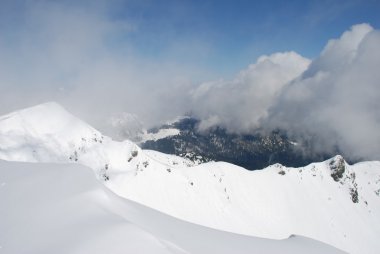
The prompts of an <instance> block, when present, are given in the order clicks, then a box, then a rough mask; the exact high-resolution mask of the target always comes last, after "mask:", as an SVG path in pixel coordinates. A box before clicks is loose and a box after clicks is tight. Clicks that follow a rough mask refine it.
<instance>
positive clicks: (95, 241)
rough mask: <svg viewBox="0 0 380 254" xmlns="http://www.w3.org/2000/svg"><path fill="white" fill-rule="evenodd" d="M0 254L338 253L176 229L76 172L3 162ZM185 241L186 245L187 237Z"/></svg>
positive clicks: (180, 224)
mask: <svg viewBox="0 0 380 254" xmlns="http://www.w3.org/2000/svg"><path fill="white" fill-rule="evenodd" d="M0 200H1V209H0V253H4V254H5V253H6V254H14V253H17V254H23V253H39V254H42V253H44V254H45V253H46V254H51V253H57V254H58V253H62V254H67V253H78V254H84V253H88V254H97V253H99V254H104V253H112V254H118V253H144V254H150V253H152V254H169V253H171V254H184V253H199V254H203V253H204V254H208V253H221V254H224V253H225V254H227V253H228V254H230V253H239V254H243V253H247V254H248V253H267V254H274V253H280V252H281V253H289V254H294V253H299V254H301V253H302V254H303V253H314V254H318V253H342V252H341V251H339V250H337V249H335V248H333V247H331V246H328V245H326V244H323V243H321V242H317V241H315V240H311V239H307V238H305V237H299V236H297V237H291V238H289V239H286V240H282V241H276V240H269V239H263V238H257V237H247V236H242V235H236V234H231V233H227V232H222V231H217V230H213V229H210V228H206V227H202V226H199V225H194V224H191V223H188V222H184V221H180V220H178V219H175V218H173V217H170V216H168V215H165V214H162V213H160V212H158V211H155V210H153V209H150V208H148V207H145V206H142V205H139V204H137V203H135V202H132V201H129V200H127V199H123V198H120V197H118V196H117V195H115V194H114V193H112V192H111V191H109V190H108V189H107V188H105V187H104V185H102V184H101V183H100V182H99V181H96V179H95V177H94V174H93V173H92V172H91V171H90V170H89V169H88V168H86V167H84V166H81V165H67V164H60V165H59V164H42V163H33V164H32V163H19V162H5V161H0ZM189 236H190V237H189Z"/></svg>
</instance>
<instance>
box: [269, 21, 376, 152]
mask: <svg viewBox="0 0 380 254" xmlns="http://www.w3.org/2000/svg"><path fill="white" fill-rule="evenodd" d="M378 66H380V31H378V30H374V29H373V28H372V27H371V26H369V25H367V24H361V25H355V26H353V27H352V28H351V29H350V30H349V31H347V32H345V33H343V35H342V36H341V37H340V38H339V39H335V40H330V41H329V42H328V43H327V45H326V47H325V48H324V50H323V51H322V53H321V55H320V56H319V57H318V58H317V59H315V60H314V61H313V62H312V63H311V64H310V67H309V68H308V69H307V70H306V71H305V72H304V73H303V75H302V76H301V77H300V78H299V79H297V80H295V81H293V82H291V83H289V84H288V85H287V86H285V87H284V89H283V90H282V91H281V94H280V95H279V96H278V98H277V99H276V101H275V102H274V104H273V105H272V107H271V109H270V110H269V112H270V113H269V114H268V117H267V119H265V121H264V122H263V125H264V126H270V127H272V128H282V129H285V130H288V132H290V133H292V134H293V135H298V136H299V135H303V136H304V137H317V139H314V141H315V142H314V144H312V146H313V150H314V151H316V152H324V151H326V152H328V151H333V150H334V149H335V148H336V147H338V148H339V150H341V151H342V152H344V153H345V154H347V155H348V156H350V157H351V158H352V159H360V158H365V159H380V155H379V154H380V133H379V130H380V72H379V70H378Z"/></svg>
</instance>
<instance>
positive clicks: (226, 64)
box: [112, 0, 380, 75]
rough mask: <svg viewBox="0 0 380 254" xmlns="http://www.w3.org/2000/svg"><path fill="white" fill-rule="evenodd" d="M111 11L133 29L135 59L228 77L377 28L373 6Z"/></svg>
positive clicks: (332, 1)
mask: <svg viewBox="0 0 380 254" xmlns="http://www.w3.org/2000/svg"><path fill="white" fill-rule="evenodd" d="M114 11H115V12H114V13H113V14H112V15H113V17H114V18H115V19H121V20H130V21H131V22H132V23H133V24H135V25H136V31H135V32H132V33H131V34H129V35H128V38H127V39H128V40H130V41H131V42H132V43H133V44H134V46H135V47H136V48H137V49H138V50H139V52H140V54H145V55H146V56H147V57H152V58H165V57H171V54H174V55H175V56H176V57H182V58H183V59H185V61H186V59H187V60H188V61H195V62H198V63H199V64H200V65H201V66H204V67H205V68H210V69H212V70H214V71H215V72H217V73H226V74H228V75H231V74H233V73H236V71H237V70H239V69H242V68H244V67H245V66H247V65H248V64H250V63H252V62H254V61H255V59H256V58H257V57H258V56H260V55H262V54H270V53H273V52H277V51H289V50H294V51H296V52H298V53H300V54H301V55H303V56H306V57H309V58H314V57H316V56H317V55H318V54H319V53H320V51H321V49H322V48H323V46H324V45H325V44H326V42H327V41H328V40H329V39H331V38H337V37H339V36H340V34H341V33H342V32H343V31H345V30H347V29H348V28H349V27H350V26H352V25H353V24H358V23H363V22H364V23H370V24H371V25H372V26H374V27H375V28H377V27H379V25H380V24H379V23H380V15H378V14H379V11H380V2H379V1H375V0H366V1H357V0H348V1H340V0H318V1H302V0H301V1H300V0H293V1H225V0H221V1H183V0H173V1H127V2H125V4H123V7H122V8H119V9H116V10H114ZM178 44H183V48H181V47H179V46H178ZM186 47H189V48H192V49H195V50H187V49H186ZM173 48H174V49H173ZM175 50H176V52H173V51H175ZM197 50H198V51H197Z"/></svg>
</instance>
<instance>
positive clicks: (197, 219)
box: [0, 103, 380, 253]
mask: <svg viewBox="0 0 380 254" xmlns="http://www.w3.org/2000/svg"><path fill="white" fill-rule="evenodd" d="M0 159H3V160H9V161H24V162H71V163H80V164H83V165H86V166H88V167H90V168H92V169H93V170H94V171H95V173H96V175H97V177H98V178H99V179H100V180H101V181H103V182H104V184H105V185H106V186H107V187H109V189H111V190H112V191H113V192H114V193H116V194H118V195H120V196H121V197H124V198H127V199H130V200H133V201H136V202H138V203H141V204H144V205H146V206H149V207H152V208H154V209H157V210H159V211H162V212H164V213H167V214H169V215H172V216H174V217H177V218H180V219H183V220H186V221H190V222H193V223H196V224H200V225H204V226H208V227H211V228H215V229H220V230H224V231H229V232H233V233H239V234H245V235H250V236H260V237H266V238H272V239H284V238H288V237H289V236H290V235H293V234H296V235H302V236H306V237H310V238H313V239H317V240H319V241H322V242H325V243H328V244H331V245H333V246H335V247H337V248H339V249H342V250H344V251H348V252H350V253H376V252H377V250H378V249H379V248H380V242H379V241H377V235H378V233H379V232H380V218H379V216H378V215H379V214H380V162H362V163H358V164H355V165H348V164H347V163H346V162H345V161H344V159H343V158H342V157H341V156H336V157H334V158H332V159H330V160H327V161H324V162H321V163H314V164H310V165H308V166H306V167H302V168H287V167H284V166H281V165H279V164H275V165H272V166H270V167H268V168H266V169H263V170H261V171H253V172H251V171H247V170H245V169H243V168H241V167H238V166H234V165H232V164H229V163H224V162H210V163H204V164H201V165H195V164H194V162H192V161H190V160H187V159H184V158H180V157H177V156H173V155H166V154H162V153H160V152H154V151H148V150H141V149H140V148H139V147H138V146H137V145H135V144H134V143H132V142H129V141H124V142H116V141H113V140H112V139H110V138H108V137H106V136H103V135H102V134H101V133H99V132H98V131H97V130H95V129H94V128H92V127H91V126H89V125H87V124H86V123H84V122H82V121H81V120H79V119H77V118H75V117H74V116H72V115H70V114H69V113H68V112H66V111H65V110H64V109H63V108H62V107H60V106H59V105H57V104H55V103H47V104H42V105H39V106H35V107H32V108H28V109H25V110H21V111H17V112H13V113H11V114H8V115H5V116H2V117H0Z"/></svg>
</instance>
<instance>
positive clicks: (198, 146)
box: [125, 117, 334, 170]
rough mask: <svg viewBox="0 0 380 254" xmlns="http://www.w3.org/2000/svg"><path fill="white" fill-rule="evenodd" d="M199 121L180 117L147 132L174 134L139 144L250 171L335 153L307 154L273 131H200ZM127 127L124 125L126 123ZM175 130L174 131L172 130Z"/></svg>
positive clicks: (320, 158)
mask: <svg viewBox="0 0 380 254" xmlns="http://www.w3.org/2000/svg"><path fill="white" fill-rule="evenodd" d="M198 124H199V121H198V120H197V119H194V118H190V117H185V118H180V119H179V120H178V121H175V122H173V123H170V124H166V125H163V126H161V127H159V128H154V129H151V130H150V131H149V132H148V133H150V134H151V135H152V136H154V133H160V132H164V131H165V130H177V133H176V134H175V135H167V136H163V137H162V138H157V137H156V138H154V139H153V138H151V139H149V136H147V135H143V137H144V138H140V141H141V142H140V143H139V144H140V146H141V147H142V148H143V149H152V150H156V151H160V152H163V153H169V154H175V155H178V156H186V155H189V154H190V155H198V156H201V157H202V158H204V160H205V161H207V160H214V161H226V162H229V163H232V164H235V165H239V166H241V167H244V168H247V169H249V170H255V169H262V168H265V167H267V166H269V165H272V164H274V163H281V164H283V165H286V166H291V167H299V166H305V165H307V164H309V163H311V162H315V161H323V160H326V159H328V158H330V157H332V156H333V155H334V154H318V155H317V154H314V153H307V151H306V152H305V151H304V150H303V149H304V148H301V147H299V145H298V144H297V143H295V142H292V141H291V140H290V139H289V138H288V137H287V136H286V135H285V134H284V133H281V132H280V131H273V132H271V133H270V134H262V133H260V132H257V133H256V134H250V135H248V134H246V135H241V134H234V133H228V132H227V131H226V130H225V129H222V128H214V129H210V130H208V131H206V132H199V131H198V129H197V126H198ZM125 128H126V126H125ZM172 132H173V133H174V131H172Z"/></svg>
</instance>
